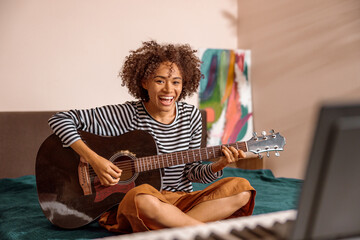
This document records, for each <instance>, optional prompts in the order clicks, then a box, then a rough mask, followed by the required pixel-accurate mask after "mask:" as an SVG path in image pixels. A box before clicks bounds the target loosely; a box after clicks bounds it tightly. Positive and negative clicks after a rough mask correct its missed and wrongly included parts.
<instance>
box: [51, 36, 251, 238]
mask: <svg viewBox="0 0 360 240" xmlns="http://www.w3.org/2000/svg"><path fill="white" fill-rule="evenodd" d="M195 52H196V51H194V50H192V49H191V48H190V47H189V46H188V45H172V44H166V45H160V44H158V43H156V42H154V41H150V42H144V43H143V45H142V46H141V47H140V48H139V49H137V50H135V51H131V52H130V55H129V56H128V57H127V58H126V60H125V63H124V66H123V68H122V71H121V72H120V74H119V75H120V77H121V78H122V81H123V85H126V86H127V88H128V89H129V92H130V93H131V94H132V95H133V96H134V97H135V98H137V99H139V100H138V101H131V102H126V103H124V104H117V105H108V106H103V107H99V108H94V109H87V110H71V111H68V112H61V113H57V114H55V115H54V116H53V117H52V118H51V119H50V120H49V124H50V126H51V128H52V129H53V131H54V132H55V133H56V134H57V135H58V136H59V137H60V139H61V140H62V141H63V143H64V145H65V146H70V147H71V148H72V149H73V150H74V151H75V152H77V153H78V154H79V155H80V158H81V160H82V161H85V162H88V163H89V164H90V165H91V166H92V168H93V169H94V171H95V173H96V174H97V176H98V178H99V180H100V182H101V184H102V185H104V186H112V185H115V184H117V183H118V182H119V180H120V179H121V173H122V170H121V169H119V168H118V167H117V166H115V165H114V164H113V163H112V162H110V161H108V160H107V159H105V158H103V157H101V156H99V155H98V154H97V153H96V152H94V151H92V150H91V149H90V148H89V147H88V146H87V145H86V144H85V143H84V142H83V141H82V140H81V137H80V135H79V134H78V133H77V130H78V129H80V130H84V131H88V132H91V133H94V134H98V135H102V136H118V135H121V134H123V133H126V132H129V131H133V130H144V131H147V132H149V133H150V134H151V135H152V136H153V138H154V140H155V142H156V144H157V147H158V151H159V154H164V153H170V152H175V151H182V150H188V149H196V148H199V147H200V141H201V131H202V126H201V115H200V112H199V110H198V109H196V108H195V107H194V106H192V105H190V104H187V103H184V102H180V101H181V100H182V99H184V98H185V97H186V96H189V95H191V94H193V93H194V92H195V91H197V88H198V86H199V81H200V79H201V77H202V74H201V72H200V69H199V68H200V64H201V62H200V60H199V59H198V58H197V56H196V55H195ZM222 152H223V153H224V156H223V157H221V158H219V159H218V160H217V161H216V162H213V163H211V164H202V163H201V162H196V163H191V164H182V165H177V166H172V167H167V168H164V171H163V176H162V181H163V189H162V190H161V191H158V190H156V189H155V188H153V187H152V186H150V185H148V184H143V185H140V186H137V187H135V188H133V189H131V190H130V191H129V192H127V193H126V195H125V197H124V198H123V199H122V201H121V202H120V204H119V206H118V208H117V209H112V210H110V211H109V212H106V213H105V214H103V215H102V216H101V218H100V220H99V223H100V224H101V225H102V226H103V227H105V228H106V229H108V230H109V231H115V232H124V233H128V232H139V231H146V230H151V229H160V228H166V227H180V226H187V225H197V224H203V223H205V222H210V221H216V220H220V219H225V218H230V217H237V216H245V215H251V214H252V211H253V208H254V198H255V194H256V192H255V190H254V189H253V188H252V187H251V185H250V184H249V182H248V181H247V180H246V179H243V178H225V179H221V180H219V181H216V182H215V183H213V184H212V185H210V186H209V187H207V188H206V189H204V190H202V191H197V192H193V189H192V185H191V182H202V183H210V182H213V181H215V180H216V179H218V178H220V177H221V176H222V170H223V169H224V167H226V166H227V165H228V164H229V163H231V162H234V161H236V160H238V159H239V158H244V157H245V153H244V152H243V151H241V150H236V149H235V148H232V147H231V148H230V149H229V148H226V147H223V149H222ZM220 208H221V211H220V210H219V209H220Z"/></svg>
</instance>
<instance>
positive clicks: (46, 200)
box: [35, 131, 162, 229]
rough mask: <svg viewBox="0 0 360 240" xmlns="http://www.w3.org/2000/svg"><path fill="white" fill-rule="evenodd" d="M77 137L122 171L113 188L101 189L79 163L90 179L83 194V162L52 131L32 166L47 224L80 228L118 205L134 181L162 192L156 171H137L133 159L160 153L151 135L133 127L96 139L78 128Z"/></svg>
mask: <svg viewBox="0 0 360 240" xmlns="http://www.w3.org/2000/svg"><path fill="white" fill-rule="evenodd" d="M80 135H81V138H82V139H83V140H84V142H85V143H86V144H87V145H88V146H89V147H90V148H91V149H92V150H94V151H95V152H96V153H97V154H99V155H101V156H102V157H104V158H106V159H109V160H110V161H113V162H114V163H115V162H116V163H117V166H119V168H120V169H122V170H123V172H122V176H121V180H120V182H119V183H118V184H117V185H115V186H111V187H103V186H101V185H100V183H99V181H98V179H97V177H96V174H95V173H94V172H93V170H92V169H91V168H88V171H87V172H86V171H85V170H84V169H86V168H84V167H82V168H81V169H82V171H85V172H84V174H85V175H86V174H89V178H88V179H89V180H90V184H89V191H88V192H84V188H83V187H82V185H81V182H82V181H81V178H82V177H83V175H82V174H80V173H79V166H83V165H86V166H87V164H85V163H82V162H81V161H80V157H79V155H78V154H77V153H75V152H74V151H73V150H72V149H71V148H64V147H63V145H62V142H61V141H60V139H59V138H58V137H57V136H56V135H54V134H53V135H51V136H50V137H48V138H47V139H46V140H45V141H44V143H43V144H42V145H41V147H40V149H39V152H38V155H37V159H36V169H35V170H36V185H37V191H38V197H39V203H40V206H41V208H42V210H43V212H44V214H45V216H46V217H47V218H48V219H49V221H50V222H51V223H53V224H54V225H56V226H59V227H61V228H68V229H72V228H78V227H81V226H84V225H86V224H88V223H90V222H92V221H94V220H96V219H97V218H98V217H100V216H101V215H102V214H103V213H104V212H106V211H107V210H109V209H110V208H112V207H114V206H116V205H117V204H119V203H120V201H121V200H122V198H123V197H124V196H125V194H126V192H128V191H129V190H131V189H132V188H134V187H136V186H138V185H141V184H143V183H147V184H150V185H152V186H153V187H155V188H156V189H158V190H161V188H162V181H161V171H160V169H155V170H150V171H146V172H144V173H137V172H135V166H134V159H135V158H140V157H146V156H152V155H157V154H158V152H157V146H156V143H155V141H154V140H153V138H152V136H151V135H150V134H149V133H147V132H145V131H133V132H129V133H125V134H123V135H121V136H118V137H100V136H97V135H93V134H90V133H87V132H82V131H81V132H80ZM122 166H123V167H122ZM83 182H86V180H84V181H83Z"/></svg>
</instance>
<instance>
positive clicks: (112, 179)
mask: <svg viewBox="0 0 360 240" xmlns="http://www.w3.org/2000/svg"><path fill="white" fill-rule="evenodd" d="M71 148H72V149H74V151H75V152H77V153H78V154H79V155H80V161H82V162H88V163H89V164H90V165H91V166H92V168H93V169H94V171H95V173H96V175H97V176H98V178H99V181H100V183H101V185H103V186H113V185H115V184H117V183H118V182H119V181H120V176H121V173H122V170H121V169H120V168H118V167H117V166H116V165H115V164H113V163H112V162H111V161H109V160H107V159H105V158H103V157H101V156H100V155H98V154H97V153H95V152H94V151H93V150H91V149H90V148H89V147H88V146H87V145H86V144H85V143H84V142H83V141H82V140H78V141H76V142H74V143H73V144H72V145H71Z"/></svg>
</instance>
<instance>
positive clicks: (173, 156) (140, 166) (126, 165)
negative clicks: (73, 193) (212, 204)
mask: <svg viewBox="0 0 360 240" xmlns="http://www.w3.org/2000/svg"><path fill="white" fill-rule="evenodd" d="M235 145H236V147H237V148H238V149H241V148H242V147H238V145H237V143H234V144H227V145H225V146H227V147H229V146H235ZM209 148H212V152H213V153H212V154H213V155H215V152H218V151H219V150H221V146H213V147H207V148H200V149H193V150H189V151H184V152H186V153H184V152H173V153H166V154H162V155H155V156H147V157H142V158H136V159H132V158H130V159H129V160H122V161H120V162H113V163H114V164H115V166H117V167H119V168H120V169H121V170H125V171H128V170H134V171H135V172H136V170H142V171H147V170H152V169H157V168H163V167H167V166H173V165H180V164H186V163H189V162H196V161H200V160H201V159H202V158H201V156H202V155H206V156H209V152H208V149H209ZM195 152H198V153H199V154H198V155H197V156H198V157H199V156H200V158H199V160H194V161H189V158H195ZM189 154H190V155H192V156H189ZM220 154H221V151H220ZM178 155H181V158H180V159H179V156H178ZM184 155H185V157H186V158H184V157H183V156H184ZM186 155H187V156H186ZM210 155H211V153H210ZM124 156H126V155H124ZM169 157H170V159H169ZM214 157H218V156H216V155H215V156H214ZM154 158H155V159H156V158H157V159H159V161H156V162H154V161H152V159H154ZM160 158H162V160H160ZM164 158H166V160H164ZM209 159H211V158H210V157H209ZM179 160H180V162H181V163H179ZM184 160H187V161H186V162H184ZM169 162H170V164H169ZM161 163H162V164H161ZM165 163H167V164H165ZM160 164H161V165H162V166H160ZM140 172H141V171H140ZM89 174H90V176H91V177H93V176H94V175H95V176H96V173H95V170H94V169H93V168H92V167H89Z"/></svg>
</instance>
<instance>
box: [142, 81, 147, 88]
mask: <svg viewBox="0 0 360 240" xmlns="http://www.w3.org/2000/svg"><path fill="white" fill-rule="evenodd" d="M147 83H148V81H146V80H141V86H142V87H143V88H144V89H146V90H147Z"/></svg>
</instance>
